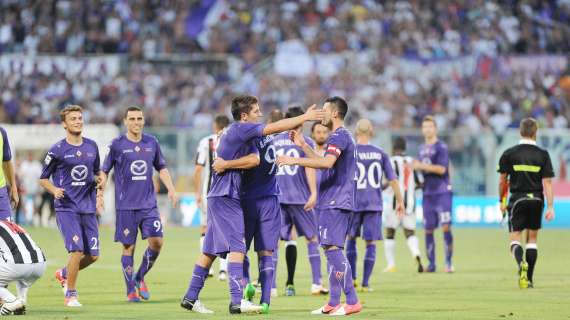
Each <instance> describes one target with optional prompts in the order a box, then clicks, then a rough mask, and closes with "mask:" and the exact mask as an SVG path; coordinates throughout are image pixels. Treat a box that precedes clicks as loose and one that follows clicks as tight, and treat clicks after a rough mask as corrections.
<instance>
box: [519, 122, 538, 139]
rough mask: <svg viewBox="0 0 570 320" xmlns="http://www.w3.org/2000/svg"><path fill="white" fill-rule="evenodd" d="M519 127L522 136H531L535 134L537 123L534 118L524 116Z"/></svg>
mask: <svg viewBox="0 0 570 320" xmlns="http://www.w3.org/2000/svg"><path fill="white" fill-rule="evenodd" d="M519 129H520V133H521V136H522V137H525V138H532V137H534V136H535V135H536V131H538V123H537V122H536V119H534V118H531V117H528V118H524V119H522V120H521V124H520V126H519Z"/></svg>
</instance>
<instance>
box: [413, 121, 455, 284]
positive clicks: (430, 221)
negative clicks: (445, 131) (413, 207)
mask: <svg viewBox="0 0 570 320" xmlns="http://www.w3.org/2000/svg"><path fill="white" fill-rule="evenodd" d="M422 134H423V136H424V140H425V143H424V144H422V145H421V147H420V154H419V160H414V164H413V167H414V169H415V170H420V171H422V173H423V176H424V185H423V203H422V206H423V212H424V228H425V233H426V252H427V256H428V260H429V265H428V268H427V272H435V270H436V264H435V240H434V235H433V232H434V230H435V229H437V228H438V227H439V226H440V225H441V226H442V229H443V239H444V241H445V272H447V273H452V272H453V271H454V268H453V264H452V261H451V257H452V256H453V236H452V234H451V222H452V221H451V208H452V207H451V201H452V193H451V183H450V181H449V154H448V151H447V145H446V144H445V143H443V142H441V141H439V140H438V139H437V125H436V123H435V119H434V118H433V117H431V116H426V117H424V119H423V120H422Z"/></svg>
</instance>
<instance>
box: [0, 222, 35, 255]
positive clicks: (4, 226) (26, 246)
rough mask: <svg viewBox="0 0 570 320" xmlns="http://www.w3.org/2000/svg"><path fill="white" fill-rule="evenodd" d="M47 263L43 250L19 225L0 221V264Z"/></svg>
mask: <svg viewBox="0 0 570 320" xmlns="http://www.w3.org/2000/svg"><path fill="white" fill-rule="evenodd" d="M42 261H46V257H45V255H44V253H43V252H42V249H40V247H38V245H37V244H36V243H35V242H34V240H32V237H31V236H30V234H29V233H27V232H26V230H24V228H22V227H20V226H19V225H17V224H15V223H13V222H9V221H0V263H15V264H31V263H38V262H42Z"/></svg>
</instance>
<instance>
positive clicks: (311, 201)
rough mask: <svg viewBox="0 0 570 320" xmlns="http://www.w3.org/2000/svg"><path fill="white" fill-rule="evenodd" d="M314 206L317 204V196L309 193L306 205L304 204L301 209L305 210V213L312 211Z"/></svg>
mask: <svg viewBox="0 0 570 320" xmlns="http://www.w3.org/2000/svg"><path fill="white" fill-rule="evenodd" d="M316 204H317V195H316V194H312V193H311V195H310V196H309V199H307V203H305V206H304V207H303V209H305V211H310V210H313V209H314V208H315V205H316Z"/></svg>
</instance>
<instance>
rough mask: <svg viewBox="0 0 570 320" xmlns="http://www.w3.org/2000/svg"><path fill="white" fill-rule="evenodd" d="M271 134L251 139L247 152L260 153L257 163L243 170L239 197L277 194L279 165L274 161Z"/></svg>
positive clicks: (247, 197)
mask: <svg viewBox="0 0 570 320" xmlns="http://www.w3.org/2000/svg"><path fill="white" fill-rule="evenodd" d="M273 138H274V136H273V135H269V136H264V137H261V138H257V139H253V141H252V142H251V143H250V146H251V149H250V152H249V153H258V154H259V155H260V159H259V165H258V166H257V167H255V168H252V169H249V170H246V171H244V173H243V180H242V183H243V184H242V186H241V196H240V198H241V199H256V198H262V197H267V196H278V195H279V194H280V192H279V186H278V185H277V178H276V177H275V174H276V173H277V171H278V169H279V166H277V164H276V163H275V159H276V158H277V157H276V155H277V154H276V153H275V146H274V145H273Z"/></svg>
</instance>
